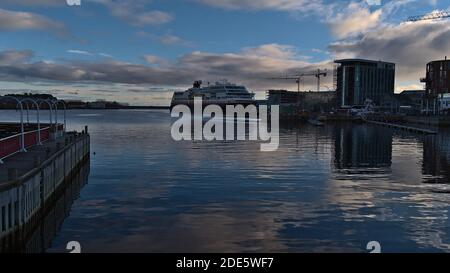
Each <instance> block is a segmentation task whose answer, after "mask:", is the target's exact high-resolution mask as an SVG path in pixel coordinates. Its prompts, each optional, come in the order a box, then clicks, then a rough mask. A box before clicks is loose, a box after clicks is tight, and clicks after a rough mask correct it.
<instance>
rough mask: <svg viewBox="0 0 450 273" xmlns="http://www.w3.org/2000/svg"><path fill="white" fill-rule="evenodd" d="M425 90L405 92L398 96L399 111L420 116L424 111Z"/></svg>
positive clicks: (396, 96)
mask: <svg viewBox="0 0 450 273" xmlns="http://www.w3.org/2000/svg"><path fill="white" fill-rule="evenodd" d="M424 96H425V90H404V91H403V92H401V93H400V94H396V95H395V98H396V100H397V106H398V107H397V111H398V112H401V113H404V114H420V111H421V110H422V109H423V100H424Z"/></svg>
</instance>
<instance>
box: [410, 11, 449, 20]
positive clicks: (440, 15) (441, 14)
mask: <svg viewBox="0 0 450 273" xmlns="http://www.w3.org/2000/svg"><path fill="white" fill-rule="evenodd" d="M444 18H450V12H448V11H434V12H431V13H428V14H425V15H419V16H411V17H409V18H408V19H407V20H406V22H418V21H426V20H437V19H444Z"/></svg>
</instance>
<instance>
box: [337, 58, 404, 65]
mask: <svg viewBox="0 0 450 273" xmlns="http://www.w3.org/2000/svg"><path fill="white" fill-rule="evenodd" d="M334 62H335V63H371V64H377V63H384V64H392V65H395V63H391V62H384V61H381V60H379V61H374V60H366V59H358V58H356V59H340V60H335V61H334Z"/></svg>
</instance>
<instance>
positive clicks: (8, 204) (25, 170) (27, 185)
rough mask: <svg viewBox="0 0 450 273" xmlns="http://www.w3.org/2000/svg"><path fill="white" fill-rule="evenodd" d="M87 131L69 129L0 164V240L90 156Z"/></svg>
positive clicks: (26, 220)
mask: <svg viewBox="0 0 450 273" xmlns="http://www.w3.org/2000/svg"><path fill="white" fill-rule="evenodd" d="M89 146H90V138H89V134H88V133H87V131H83V132H82V133H77V132H69V133H64V134H63V135H62V136H60V137H58V138H56V139H54V140H50V141H47V142H45V143H44V144H43V145H39V146H35V147H31V148H28V149H27V152H20V153H17V154H15V155H13V156H11V157H8V158H7V159H4V162H3V164H1V165H0V240H2V239H4V238H5V237H7V236H9V235H12V234H15V233H17V232H20V231H21V230H22V229H23V227H25V226H26V225H27V224H28V223H29V222H32V221H33V219H34V218H36V217H38V216H39V212H40V211H41V210H42V209H44V207H45V206H46V204H47V203H48V202H51V200H52V198H53V197H54V195H55V193H56V192H57V191H59V190H61V188H62V185H63V184H64V182H65V181H66V180H67V179H70V178H71V177H72V176H73V175H74V174H76V171H77V170H78V168H79V166H80V165H82V164H83V163H84V162H86V161H87V160H88V159H89V153H90V150H89Z"/></svg>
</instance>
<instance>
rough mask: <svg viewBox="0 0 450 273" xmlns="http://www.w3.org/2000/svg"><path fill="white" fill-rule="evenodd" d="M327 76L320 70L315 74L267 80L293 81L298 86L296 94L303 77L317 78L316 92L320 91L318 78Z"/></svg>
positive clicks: (324, 71) (326, 73) (325, 71)
mask: <svg viewBox="0 0 450 273" xmlns="http://www.w3.org/2000/svg"><path fill="white" fill-rule="evenodd" d="M327 75H328V72H327V70H326V69H325V70H320V69H317V71H316V72H313V73H301V74H299V75H295V76H286V77H273V78H269V79H271V80H295V82H296V83H297V85H298V92H300V85H301V82H302V80H303V78H304V77H312V76H314V77H316V78H317V91H318V92H319V91H320V77H326V76H327Z"/></svg>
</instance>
